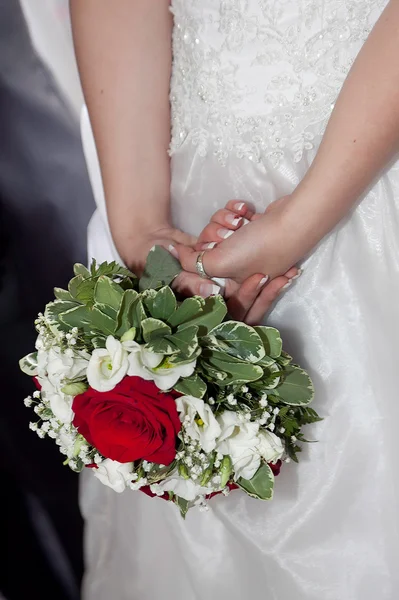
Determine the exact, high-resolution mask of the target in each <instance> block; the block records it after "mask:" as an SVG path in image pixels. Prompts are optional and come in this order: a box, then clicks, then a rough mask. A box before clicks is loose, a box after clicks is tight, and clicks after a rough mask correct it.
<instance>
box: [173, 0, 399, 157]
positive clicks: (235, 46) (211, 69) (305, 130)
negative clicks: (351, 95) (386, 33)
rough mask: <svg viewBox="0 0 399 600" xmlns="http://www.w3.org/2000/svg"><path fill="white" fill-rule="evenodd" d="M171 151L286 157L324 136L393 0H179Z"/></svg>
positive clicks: (296, 154)
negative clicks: (186, 147) (188, 147)
mask: <svg viewBox="0 0 399 600" xmlns="http://www.w3.org/2000/svg"><path fill="white" fill-rule="evenodd" d="M171 4H172V6H171V10H172V12H173V15H174V36H173V38H174V39H173V53H174V60H173V74H172V82H171V103H172V142H171V153H172V154H173V153H174V152H176V151H177V149H178V148H179V147H180V146H181V145H182V144H183V143H187V142H191V143H193V144H195V145H196V146H197V147H198V151H199V153H200V154H201V155H203V156H205V155H206V154H207V153H208V152H213V153H214V154H215V155H216V156H217V158H218V159H219V161H220V162H221V163H222V164H224V163H225V162H226V160H227V158H228V156H229V155H230V154H231V153H234V154H235V155H236V156H239V157H247V158H249V159H251V160H254V161H261V160H264V159H267V160H269V161H271V162H272V164H273V165H276V166H277V165H278V164H279V162H280V160H281V159H282V157H283V156H284V153H286V152H289V153H290V154H292V157H293V160H294V161H296V162H298V161H300V160H301V158H302V156H303V153H304V151H306V150H307V149H311V148H312V147H313V145H314V143H315V138H317V137H318V136H319V135H321V134H322V132H323V131H324V128H325V125H326V122H327V120H328V118H329V116H330V113H331V110H332V107H333V105H334V102H335V100H336V97H337V95H338V93H339V90H340V88H341V86H342V84H343V81H344V79H345V77H346V75H347V73H348V71H349V69H350V67H351V65H352V63H353V61H354V59H355V58H356V55H357V54H358V52H359V50H360V48H361V46H362V44H363V43H364V41H365V40H366V38H367V36H368V34H369V32H370V30H371V29H372V27H373V25H374V23H375V22H376V20H377V19H378V17H379V15H380V14H381V12H382V10H383V8H384V6H385V5H386V4H387V0H172V3H171Z"/></svg>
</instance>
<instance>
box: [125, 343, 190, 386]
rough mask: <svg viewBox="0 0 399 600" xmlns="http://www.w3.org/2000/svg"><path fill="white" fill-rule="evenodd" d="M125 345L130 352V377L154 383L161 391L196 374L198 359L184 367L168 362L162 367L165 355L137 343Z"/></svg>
mask: <svg viewBox="0 0 399 600" xmlns="http://www.w3.org/2000/svg"><path fill="white" fill-rule="evenodd" d="M123 345H124V347H125V348H127V349H128V350H129V370H128V375H132V376H136V377H141V378H142V379H146V380H147V381H153V382H154V383H155V385H156V386H157V387H158V388H159V389H160V390H169V389H171V388H173V386H174V385H176V383H177V382H178V381H179V379H180V378H181V377H190V375H192V374H193V373H194V369H195V365H196V363H197V360H196V359H195V360H193V361H191V362H189V363H187V364H184V365H173V364H171V363H169V362H168V361H166V364H163V365H162V367H161V366H160V365H161V363H162V362H163V360H164V355H163V354H156V353H155V352H150V351H149V350H147V348H146V346H145V345H140V344H137V342H124V344H123Z"/></svg>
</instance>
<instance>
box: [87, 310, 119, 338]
mask: <svg viewBox="0 0 399 600" xmlns="http://www.w3.org/2000/svg"><path fill="white" fill-rule="evenodd" d="M90 314H91V324H92V326H93V327H94V328H95V329H98V331H101V332H102V333H104V334H105V335H107V336H108V335H114V333H115V329H116V321H115V320H114V319H112V318H111V317H109V316H108V315H105V314H104V313H103V312H102V311H101V310H99V309H98V308H97V307H96V306H94V308H93V309H92V310H91V311H90Z"/></svg>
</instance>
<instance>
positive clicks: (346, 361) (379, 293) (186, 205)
mask: <svg viewBox="0 0 399 600" xmlns="http://www.w3.org/2000/svg"><path fill="white" fill-rule="evenodd" d="M84 141H85V150H86V156H87V159H88V164H89V170H90V173H91V177H92V182H93V187H94V190H95V195H96V198H97V202H98V211H97V213H96V215H95V216H94V218H93V220H92V222H91V224H90V228H89V251H90V254H91V256H95V257H96V258H97V259H98V260H106V259H108V260H110V259H114V258H117V254H116V251H115V248H114V247H113V244H112V240H111V237H110V234H109V231H108V226H107V222H106V213H105V207H104V200H103V193H102V187H101V179H100V176H99V170H98V165H97V162H96V156H95V150H94V146H93V143H92V140H91V137H90V132H89V129H88V125H87V122H86V123H85V125H84ZM312 159H313V151H311V152H309V154H308V155H305V156H304V158H303V160H302V161H301V162H300V163H295V162H294V161H293V159H292V158H290V156H287V157H286V158H285V160H284V161H283V163H282V164H281V165H280V166H279V168H278V169H275V168H272V166H271V165H268V164H254V163H252V162H250V161H249V160H246V159H238V158H231V159H229V161H228V163H227V165H226V166H222V165H220V164H219V163H218V161H217V159H216V157H214V156H213V155H209V156H207V157H205V158H204V157H201V156H200V155H199V153H198V152H197V148H196V147H195V146H193V145H191V144H190V143H188V144H186V145H183V146H182V147H181V148H180V150H179V151H178V152H177V153H176V154H175V155H174V156H173V159H172V175H173V182H172V204H173V219H174V223H175V225H176V226H177V227H180V228H181V229H183V230H185V231H187V232H189V233H192V234H197V233H199V232H200V231H201V229H202V228H203V227H204V226H205V224H206V223H207V222H208V220H209V217H210V216H211V215H212V213H213V212H214V211H215V210H216V209H218V208H220V207H222V206H223V205H224V204H225V203H226V202H227V201H228V200H230V199H232V198H237V199H242V200H246V201H248V202H252V203H253V205H254V206H255V207H256V209H257V210H258V211H261V210H264V209H265V208H266V207H267V205H268V204H269V203H270V202H272V201H273V200H275V199H277V198H279V197H280V196H282V195H284V194H286V193H289V192H290V191H292V190H293V189H294V188H295V186H296V185H297V183H298V182H299V181H300V180H301V178H302V177H303V175H304V174H305V172H306V170H307V168H308V166H309V164H310V162H311V160H312ZM303 268H304V272H303V275H302V277H301V278H300V279H299V280H297V281H296V282H295V284H294V285H293V286H292V287H291V288H290V289H289V290H287V292H286V293H285V295H284V296H283V297H282V298H280V300H279V301H278V303H277V304H276V306H275V308H274V310H273V311H272V313H271V314H270V316H269V317H268V323H269V324H270V325H273V326H276V327H278V328H279V329H280V330H281V332H282V335H283V339H284V342H285V348H286V350H287V351H288V352H289V353H290V354H292V355H293V356H294V357H295V360H296V361H298V362H299V363H300V364H301V365H303V366H304V367H305V368H306V369H308V370H309V371H310V373H311V375H312V377H313V380H314V382H315V387H316V399H315V402H314V407H315V408H316V409H317V411H318V412H319V413H320V414H321V415H322V416H323V417H324V420H323V421H322V422H321V423H319V424H317V425H313V426H311V427H309V428H308V431H307V432H306V433H307V436H308V438H310V439H312V440H318V441H317V443H312V444H308V445H306V447H305V448H304V451H303V453H302V456H301V460H300V464H299V465H296V464H289V465H285V466H284V467H283V469H282V472H281V475H280V476H279V477H278V478H277V480H276V486H275V488H276V489H275V496H274V500H273V501H272V502H270V503H262V502H260V501H255V500H253V499H251V498H249V497H247V496H245V495H244V494H243V493H240V492H239V491H236V492H233V493H231V494H230V496H229V497H227V498H225V497H220V498H219V497H217V498H214V499H213V500H212V501H211V502H210V510H209V512H207V513H201V512H199V511H198V510H197V509H193V510H191V511H190V512H189V514H188V517H187V519H186V521H183V520H182V519H181V517H180V515H179V513H178V511H177V509H176V508H175V507H174V506H173V505H172V504H169V503H167V502H165V501H163V500H160V499H150V498H148V497H146V496H145V495H144V494H141V493H137V492H131V491H126V492H125V493H123V494H120V495H119V494H116V493H115V492H113V491H112V490H111V489H109V488H107V487H105V486H103V485H102V484H101V483H100V482H99V481H98V480H96V479H95V478H94V477H93V475H92V473H91V472H90V471H88V472H86V473H84V474H83V476H82V487H81V506H82V511H83V514H84V517H85V520H86V548H85V551H86V575H85V581H84V590H83V598H84V600H110V599H111V598H113V599H114V600H133V599H137V600H158V599H159V600H161V599H167V600H169V599H170V600H172V599H173V600H242V599H244V598H246V597H250V598H252V597H253V598H264V599H265V600H394V599H396V598H398V597H399V596H398V594H399V592H398V589H399V575H398V570H397V563H398V559H399V533H398V523H399V506H398V500H399V490H398V483H399V466H398V457H397V447H398V441H397V439H398V433H397V431H398V427H399V398H398V387H399V385H398V384H399V375H398V373H399V367H398V355H397V353H396V351H397V347H398V340H399V313H398V310H399V309H398V302H399V168H398V166H397V165H395V166H393V167H392V168H391V169H390V170H389V171H388V172H387V173H386V174H385V175H384V176H383V177H382V179H381V180H380V181H379V182H378V183H377V185H376V186H375V187H374V188H373V189H372V190H371V191H370V192H369V193H368V194H367V196H366V197H365V198H364V200H363V201H362V203H361V204H360V205H359V206H358V208H357V209H356V210H355V211H354V212H353V214H352V215H351V216H350V217H349V218H348V219H347V220H346V222H345V223H343V224H341V225H340V226H339V227H338V228H337V229H336V230H335V231H334V232H333V233H331V234H330V236H329V237H328V238H327V239H325V240H324V241H323V243H322V244H320V246H319V247H318V248H317V249H316V251H315V252H314V253H313V254H312V255H311V256H310V257H308V258H307V259H306V260H305V261H304V264H303Z"/></svg>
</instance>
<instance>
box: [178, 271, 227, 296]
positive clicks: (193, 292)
mask: <svg viewBox="0 0 399 600" xmlns="http://www.w3.org/2000/svg"><path fill="white" fill-rule="evenodd" d="M172 287H173V289H174V290H176V291H177V292H179V294H182V295H183V296H187V297H190V296H202V298H208V297H209V296H216V295H217V294H220V293H221V291H222V290H221V288H220V286H218V285H217V284H216V283H215V282H213V281H210V280H209V279H202V278H201V277H200V276H199V275H197V274H194V273H186V272H184V271H183V272H182V273H180V275H178V276H177V277H176V279H175V280H174V281H173V284H172Z"/></svg>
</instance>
